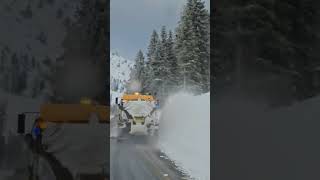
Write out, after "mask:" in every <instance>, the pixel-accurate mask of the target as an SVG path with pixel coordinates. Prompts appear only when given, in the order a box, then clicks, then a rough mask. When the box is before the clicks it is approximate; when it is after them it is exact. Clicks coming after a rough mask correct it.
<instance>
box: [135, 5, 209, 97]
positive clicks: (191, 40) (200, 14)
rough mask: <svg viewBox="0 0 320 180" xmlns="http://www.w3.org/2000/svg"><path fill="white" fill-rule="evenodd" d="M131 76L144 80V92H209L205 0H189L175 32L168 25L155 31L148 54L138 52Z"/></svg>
mask: <svg viewBox="0 0 320 180" xmlns="http://www.w3.org/2000/svg"><path fill="white" fill-rule="evenodd" d="M130 79H131V80H138V81H139V82H140V83H141V85H142V87H141V91H142V92H145V93H146V92H148V93H153V94H157V95H158V96H159V97H162V98H164V97H166V96H167V95H168V94H170V93H171V92H174V91H177V90H179V89H182V88H183V89H185V90H187V91H190V92H193V93H195V94H200V93H206V92H209V89H210V23H209V12H208V10H207V9H206V8H205V4H204V2H203V1H201V0H188V1H187V3H186V5H185V6H184V9H183V12H182V14H181V17H180V21H179V22H178V25H177V28H176V29H175V32H173V31H172V30H167V28H166V26H162V28H161V29H160V32H158V31H156V30H153V32H152V33H151V37H150V41H149V45H148V49H147V50H146V54H145V55H144V54H143V52H142V50H139V51H138V53H137V56H136V58H135V65H134V69H133V71H132V73H131V77H130Z"/></svg>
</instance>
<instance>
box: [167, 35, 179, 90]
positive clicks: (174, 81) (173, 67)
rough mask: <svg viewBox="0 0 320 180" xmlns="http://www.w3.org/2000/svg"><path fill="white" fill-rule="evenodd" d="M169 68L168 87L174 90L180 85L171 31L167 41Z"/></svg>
mask: <svg viewBox="0 0 320 180" xmlns="http://www.w3.org/2000/svg"><path fill="white" fill-rule="evenodd" d="M167 56H168V57H167V58H168V59H167V61H168V63H167V68H168V85H169V89H171V90H173V89H174V88H176V87H177V86H178V85H179V74H178V63H177V58H176V55H175V52H174V40H173V34H172V31H171V30H170V31H169V36H168V39H167Z"/></svg>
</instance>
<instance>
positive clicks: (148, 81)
mask: <svg viewBox="0 0 320 180" xmlns="http://www.w3.org/2000/svg"><path fill="white" fill-rule="evenodd" d="M158 43H159V35H158V33H157V31H156V30H153V32H152V34H151V37H150V42H149V45H148V50H147V61H146V63H145V68H144V75H143V82H144V83H143V84H142V91H143V92H154V91H153V87H152V86H153V84H154V82H153V79H154V77H155V73H154V71H153V69H154V66H156V65H157V64H156V59H158V56H157V48H158Z"/></svg>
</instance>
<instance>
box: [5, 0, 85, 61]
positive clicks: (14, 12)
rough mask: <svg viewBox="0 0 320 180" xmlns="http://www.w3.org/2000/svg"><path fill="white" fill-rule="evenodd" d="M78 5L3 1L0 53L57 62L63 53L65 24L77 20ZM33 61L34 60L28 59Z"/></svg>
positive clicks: (62, 0)
mask: <svg viewBox="0 0 320 180" xmlns="http://www.w3.org/2000/svg"><path fill="white" fill-rule="evenodd" d="M77 3H79V1H74V0H73V1H69V0H53V1H41V0H37V1H10V2H9V1H1V2H0V7H1V8H2V10H1V14H0V22H1V24H2V26H1V27H2V28H1V29H0V49H3V48H4V47H8V48H9V50H10V52H12V53H17V55H18V56H20V55H21V56H22V55H28V56H34V57H35V58H36V59H41V60H42V59H44V58H46V57H47V56H48V57H49V58H52V59H54V58H56V56H57V55H59V54H61V53H62V52H63V48H62V41H63V39H64V36H65V33H66V23H68V21H69V22H72V21H73V20H75V17H76V16H75V11H76V9H77V6H78V4H77ZM29 58H31V57H29Z"/></svg>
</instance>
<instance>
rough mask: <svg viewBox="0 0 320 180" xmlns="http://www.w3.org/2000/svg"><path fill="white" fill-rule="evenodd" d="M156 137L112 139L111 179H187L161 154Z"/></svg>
mask: <svg viewBox="0 0 320 180" xmlns="http://www.w3.org/2000/svg"><path fill="white" fill-rule="evenodd" d="M155 141H156V140H155V139H149V138H145V137H131V136H128V135H127V136H124V137H121V138H113V139H111V140H110V145H111V146H110V148H111V149H110V160H111V162H110V168H111V169H110V171H111V177H110V179H111V180H174V179H186V178H183V177H182V174H181V173H180V172H179V171H177V170H176V169H175V168H174V167H173V166H172V165H170V164H169V163H168V162H167V161H165V160H164V159H163V158H161V157H160V156H159V150H158V149H157V148H155V146H154V143H155Z"/></svg>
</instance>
